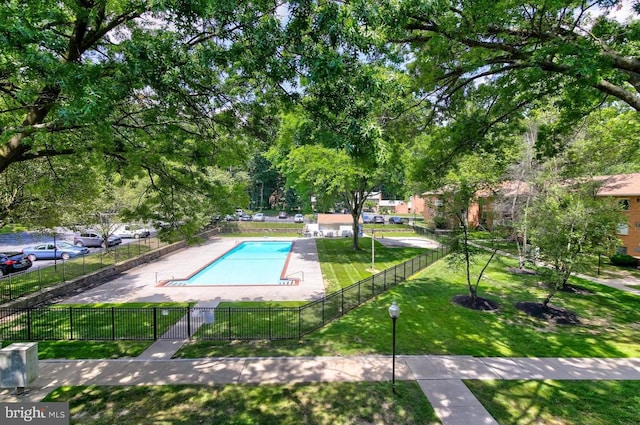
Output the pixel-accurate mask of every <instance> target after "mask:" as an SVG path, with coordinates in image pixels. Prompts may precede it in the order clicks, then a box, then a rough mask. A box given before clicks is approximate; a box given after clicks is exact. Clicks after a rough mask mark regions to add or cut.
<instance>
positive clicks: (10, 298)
mask: <svg viewBox="0 0 640 425" xmlns="http://www.w3.org/2000/svg"><path fill="white" fill-rule="evenodd" d="M11 286H12V285H11V275H9V301H11V300H13V298H12V297H11Z"/></svg>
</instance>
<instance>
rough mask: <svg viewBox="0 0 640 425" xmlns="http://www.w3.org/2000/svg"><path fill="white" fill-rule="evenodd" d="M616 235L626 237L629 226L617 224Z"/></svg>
mask: <svg viewBox="0 0 640 425" xmlns="http://www.w3.org/2000/svg"><path fill="white" fill-rule="evenodd" d="M618 234H619V235H628V234H629V225H628V224H618Z"/></svg>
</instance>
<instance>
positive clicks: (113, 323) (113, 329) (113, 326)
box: [111, 307, 116, 341]
mask: <svg viewBox="0 0 640 425" xmlns="http://www.w3.org/2000/svg"><path fill="white" fill-rule="evenodd" d="M111 339H112V340H114V341H115V340H116V311H115V308H114V307H111Z"/></svg>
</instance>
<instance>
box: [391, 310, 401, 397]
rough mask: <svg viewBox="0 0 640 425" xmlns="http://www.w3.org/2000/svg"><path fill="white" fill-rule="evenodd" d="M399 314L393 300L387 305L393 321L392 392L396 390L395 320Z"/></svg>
mask: <svg viewBox="0 0 640 425" xmlns="http://www.w3.org/2000/svg"><path fill="white" fill-rule="evenodd" d="M399 316H400V307H398V304H397V303H396V302H395V301H394V302H393V303H391V307H389V317H391V322H392V323H393V336H392V338H393V351H392V353H393V354H392V355H391V358H392V363H391V389H392V390H393V392H394V393H395V392H396V320H398V317H399Z"/></svg>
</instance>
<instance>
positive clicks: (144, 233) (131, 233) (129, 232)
mask: <svg viewBox="0 0 640 425" xmlns="http://www.w3.org/2000/svg"><path fill="white" fill-rule="evenodd" d="M113 234H114V235H116V236H119V237H121V238H122V239H125V238H135V239H138V238H148V237H149V236H150V235H151V232H150V231H149V229H147V228H146V227H142V226H138V225H135V224H123V225H122V226H120V227H119V228H117V229H116V230H115V231H114V232H113Z"/></svg>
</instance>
